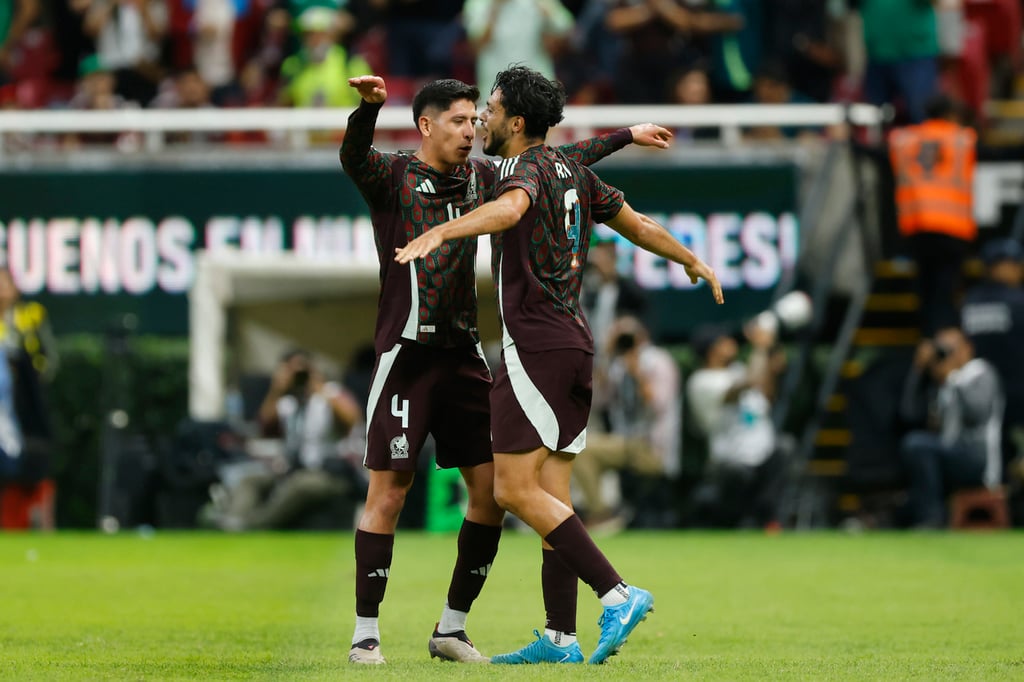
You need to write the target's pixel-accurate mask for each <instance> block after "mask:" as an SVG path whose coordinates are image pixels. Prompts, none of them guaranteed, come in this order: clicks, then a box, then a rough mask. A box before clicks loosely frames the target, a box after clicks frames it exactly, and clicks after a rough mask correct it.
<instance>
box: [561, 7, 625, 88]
mask: <svg viewBox="0 0 1024 682" xmlns="http://www.w3.org/2000/svg"><path fill="white" fill-rule="evenodd" d="M614 1H615V0H583V2H582V6H581V7H580V10H579V13H578V14H577V15H576V24H575V26H574V28H573V32H572V35H571V37H570V39H569V50H568V51H567V52H566V54H564V55H563V56H562V57H561V58H560V59H558V60H557V63H556V71H557V73H558V76H559V79H560V80H561V81H562V82H563V83H565V88H566V91H567V92H568V94H569V101H570V102H571V103H573V104H607V103H609V102H612V101H614V89H613V84H614V81H615V72H616V70H617V68H618V63H619V59H620V54H621V52H622V49H621V43H622V41H621V39H620V38H619V37H618V35H617V34H615V33H612V32H611V31H610V30H609V29H608V26H607V25H606V24H605V15H606V14H607V13H608V8H609V7H610V6H611V4H612V3H613V2H614ZM566 4H567V5H568V3H566Z"/></svg>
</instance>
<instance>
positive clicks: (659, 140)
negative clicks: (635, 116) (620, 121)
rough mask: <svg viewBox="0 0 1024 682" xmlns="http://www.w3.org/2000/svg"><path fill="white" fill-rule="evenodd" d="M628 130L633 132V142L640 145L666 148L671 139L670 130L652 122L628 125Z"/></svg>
mask: <svg viewBox="0 0 1024 682" xmlns="http://www.w3.org/2000/svg"><path fill="white" fill-rule="evenodd" d="M629 132H631V133H633V144H635V145H639V146H641V147H658V148H659V149H668V147H669V143H670V142H671V141H672V131H671V130H669V129H668V128H662V127H661V126H659V125H654V124H653V123H638V124H637V125H635V126H630V127H629Z"/></svg>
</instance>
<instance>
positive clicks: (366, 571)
mask: <svg viewBox="0 0 1024 682" xmlns="http://www.w3.org/2000/svg"><path fill="white" fill-rule="evenodd" d="M394 548H395V536H394V535H383V534H381V533H368V532H367V531H365V530H356V615H357V616H360V617H362V618H376V617H377V616H378V615H379V614H380V603H381V602H382V601H384V591H385V590H386V589H387V588H388V574H389V573H390V572H391V554H392V552H393V550H394Z"/></svg>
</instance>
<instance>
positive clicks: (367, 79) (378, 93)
mask: <svg viewBox="0 0 1024 682" xmlns="http://www.w3.org/2000/svg"><path fill="white" fill-rule="evenodd" d="M348 84H349V85H351V86H352V87H353V88H355V89H356V90H357V91H358V92H359V96H360V97H362V98H363V99H364V100H365V101H366V102H368V103H370V104H380V103H382V102H383V101H384V100H386V99H387V98H388V89H387V88H386V87H385V86H384V79H383V78H381V77H380V76H356V77H355V78H349V79H348Z"/></svg>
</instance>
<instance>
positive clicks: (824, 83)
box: [765, 0, 845, 102]
mask: <svg viewBox="0 0 1024 682" xmlns="http://www.w3.org/2000/svg"><path fill="white" fill-rule="evenodd" d="M844 4H845V3H843V2H839V3H835V2H828V1H827V0H774V1H773V2H770V3H765V12H766V20H765V24H766V34H767V36H766V42H767V45H766V46H765V47H766V52H767V53H768V55H769V58H770V59H773V60H777V61H779V62H780V63H781V64H782V66H783V68H785V70H786V73H787V74H788V75H789V80H790V82H791V83H792V84H793V87H794V88H795V89H796V90H797V91H799V92H802V93H804V94H805V95H807V96H808V97H810V98H812V99H813V100H815V101H817V102H827V101H829V100H830V99H832V90H833V83H834V81H835V80H836V78H837V77H838V76H839V74H840V72H841V71H842V69H843V65H844V59H843V50H842V49H841V47H840V38H839V32H840V22H841V21H842V19H843V14H844V10H845V7H844ZM837 5H838V6H837Z"/></svg>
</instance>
